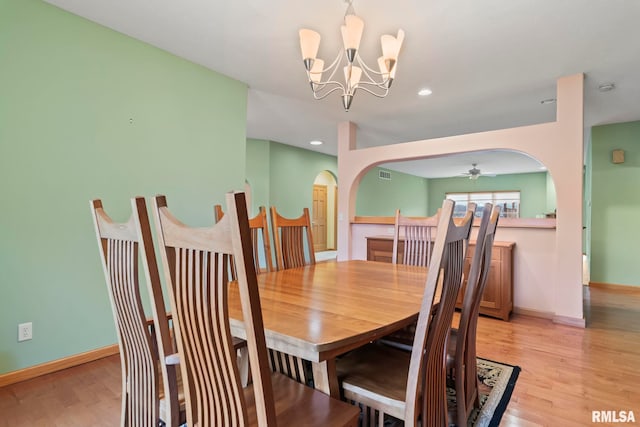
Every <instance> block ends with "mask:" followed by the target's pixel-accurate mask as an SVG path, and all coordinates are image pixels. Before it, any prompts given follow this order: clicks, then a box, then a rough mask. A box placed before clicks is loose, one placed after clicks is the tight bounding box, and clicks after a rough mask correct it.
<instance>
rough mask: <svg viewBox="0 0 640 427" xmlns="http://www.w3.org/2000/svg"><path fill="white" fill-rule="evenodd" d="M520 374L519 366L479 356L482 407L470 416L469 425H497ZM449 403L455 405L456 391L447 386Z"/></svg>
mask: <svg viewBox="0 0 640 427" xmlns="http://www.w3.org/2000/svg"><path fill="white" fill-rule="evenodd" d="M519 374H520V368H519V367H518V366H511V365H507V364H506V363H499V362H494V361H492V360H487V359H481V358H478V378H479V379H480V409H474V410H473V412H472V413H471V415H470V416H469V426H473V427H497V426H498V425H499V424H500V420H501V419H502V415H503V414H504V411H505V410H506V409H507V405H508V404H509V400H510V399H511V394H512V393H513V389H514V387H515V385H516V380H517V379H518V375H519ZM447 393H448V399H449V404H450V405H453V406H455V404H456V401H455V399H456V392H455V390H453V389H450V388H447Z"/></svg>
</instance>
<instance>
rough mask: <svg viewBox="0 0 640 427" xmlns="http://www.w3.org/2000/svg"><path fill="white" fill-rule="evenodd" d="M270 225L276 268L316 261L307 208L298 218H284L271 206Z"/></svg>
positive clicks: (280, 268) (291, 266)
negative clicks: (274, 248)
mask: <svg viewBox="0 0 640 427" xmlns="http://www.w3.org/2000/svg"><path fill="white" fill-rule="evenodd" d="M271 225H272V227H271V231H272V232H273V240H274V242H275V247H276V265H277V267H278V270H285V269H287V268H295V267H302V266H304V265H308V264H315V263H316V257H315V252H314V250H313V236H312V235H311V220H310V217H309V209H308V208H304V209H303V211H302V215H301V216H300V217H298V218H285V217H283V216H282V215H280V214H279V213H278V211H277V209H276V207H275V206H271ZM305 240H306V242H307V244H306V245H305Z"/></svg>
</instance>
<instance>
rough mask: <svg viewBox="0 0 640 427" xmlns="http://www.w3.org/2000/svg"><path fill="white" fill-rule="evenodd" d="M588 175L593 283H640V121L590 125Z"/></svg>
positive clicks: (636, 284)
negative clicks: (618, 155) (615, 153)
mask: <svg viewBox="0 0 640 427" xmlns="http://www.w3.org/2000/svg"><path fill="white" fill-rule="evenodd" d="M614 149H620V150H624V151H625V161H624V163H622V164H613V163H611V151H612V150H614ZM591 173H592V176H591V251H590V252H591V281H593V282H604V283H613V284H622V285H635V286H640V263H639V262H638V256H637V252H638V251H637V242H638V241H639V240H640V225H639V224H640V222H639V221H638V220H639V219H640V191H638V187H639V184H640V121H636V122H629V123H619V124H613V125H605V126H596V127H594V128H593V129H592V133H591Z"/></svg>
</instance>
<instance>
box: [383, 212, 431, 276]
mask: <svg viewBox="0 0 640 427" xmlns="http://www.w3.org/2000/svg"><path fill="white" fill-rule="evenodd" d="M438 215H439V213H437V214H436V215H434V216H431V217H423V218H409V217H405V216H402V215H401V214H400V209H396V219H395V225H394V228H393V253H392V255H391V262H392V263H394V264H397V263H398V262H399V259H398V252H399V250H400V239H401V238H403V244H404V251H403V255H402V263H403V264H408V265H417V266H422V267H426V266H428V265H429V261H430V260H431V252H432V250H433V243H434V242H433V237H434V233H433V231H434V230H435V228H436V226H437V225H438Z"/></svg>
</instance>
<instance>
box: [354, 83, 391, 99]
mask: <svg viewBox="0 0 640 427" xmlns="http://www.w3.org/2000/svg"><path fill="white" fill-rule="evenodd" d="M376 86H377V85H376ZM356 89H362V90H363V91H365V92H368V93H370V94H371V95H373V96H375V97H378V98H384V97H385V96H387V94H388V93H389V89H385V91H384V93H382V94H379V93H375V92H374V91H372V90H371V89H368V88H366V87H364V86H360V85H358V87H357V88H356ZM354 95H355V92H354Z"/></svg>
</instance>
